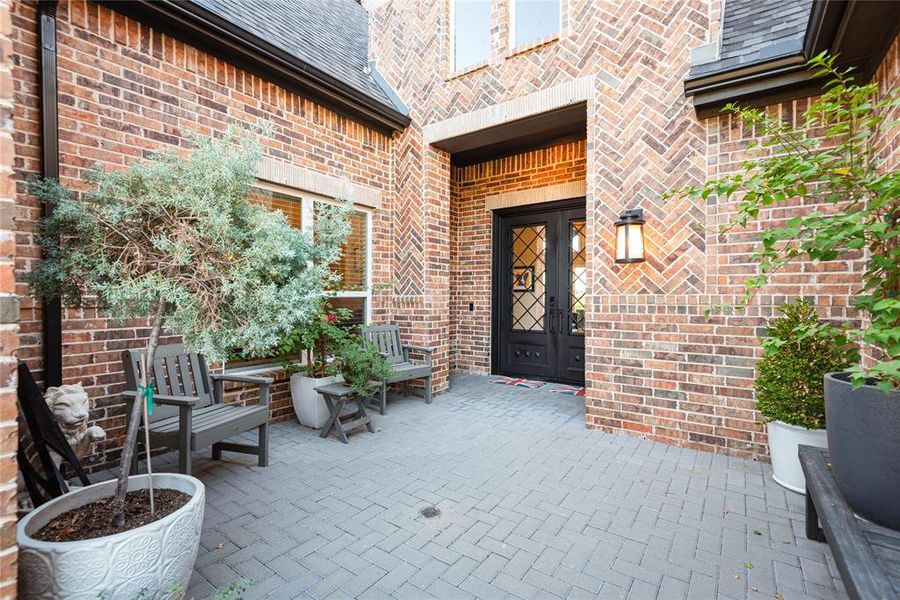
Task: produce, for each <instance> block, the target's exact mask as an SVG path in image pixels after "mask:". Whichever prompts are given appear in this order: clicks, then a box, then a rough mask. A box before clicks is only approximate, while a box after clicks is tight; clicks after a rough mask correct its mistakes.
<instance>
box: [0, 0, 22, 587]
mask: <svg viewBox="0 0 900 600" xmlns="http://www.w3.org/2000/svg"><path fill="white" fill-rule="evenodd" d="M10 5H11V2H10V0H0V598H14V597H15V596H16V473H17V470H18V469H17V466H16V442H17V436H16V371H15V369H16V359H15V357H14V356H13V352H15V351H16V349H17V347H18V345H19V327H18V320H19V311H18V298H17V297H16V282H15V281H16V280H15V274H14V270H15V259H16V243H15V232H14V231H13V228H14V226H15V225H14V223H13V215H14V214H15V182H14V181H13V177H12V166H13V158H14V152H15V150H14V147H13V131H12V130H13V127H12V120H11V117H12V101H13V93H12V90H13V75H12V64H13V54H12V53H13V47H12V42H11V41H10V34H11V33H12V21H11V19H10V10H11V8H10Z"/></svg>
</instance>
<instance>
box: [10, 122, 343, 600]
mask: <svg viewBox="0 0 900 600" xmlns="http://www.w3.org/2000/svg"><path fill="white" fill-rule="evenodd" d="M256 138H257V136H256V135H255V134H254V133H253V132H250V131H247V130H242V129H229V130H228V132H227V133H226V134H225V135H224V136H223V137H221V138H219V139H209V138H203V137H200V136H193V137H192V141H193V144H194V145H193V148H192V149H190V150H189V151H188V152H187V153H177V152H174V151H170V152H163V153H160V154H157V155H155V156H154V157H153V158H151V159H150V160H147V161H144V162H139V163H136V164H133V165H131V166H130V167H129V168H127V169H125V170H124V171H120V172H105V171H102V170H99V169H96V170H94V171H92V173H91V174H90V176H89V189H88V191H85V192H82V193H80V194H75V193H73V192H71V191H69V190H68V189H66V188H64V187H63V186H61V185H60V184H59V183H57V182H55V181H52V180H45V181H39V182H36V183H35V184H34V185H33V188H32V189H33V191H34V193H35V194H36V195H37V196H39V197H40V198H42V199H43V200H45V201H48V202H49V203H50V204H51V205H52V206H53V211H52V214H51V215H50V216H48V217H47V218H46V219H44V220H43V222H42V223H41V232H40V238H39V241H40V245H41V250H42V260H41V261H40V262H39V263H38V264H37V266H36V268H35V270H34V272H33V273H32V274H31V276H30V283H31V285H32V291H33V293H34V294H35V295H36V296H39V297H41V298H52V297H60V298H61V299H62V301H63V303H64V304H66V305H69V306H81V305H84V304H86V303H90V304H94V305H96V306H97V307H98V308H103V309H104V310H105V311H106V314H108V315H109V316H110V317H113V318H127V319H149V325H150V335H149V338H148V339H147V341H146V355H147V362H146V364H145V365H144V368H143V373H142V376H141V381H140V390H139V391H141V392H142V393H141V396H140V398H139V401H137V402H135V403H134V410H133V412H132V414H131V415H130V418H129V421H128V427H127V432H126V434H125V440H124V444H123V449H122V458H121V465H120V469H119V475H118V478H117V480H116V481H111V482H105V483H100V484H96V485H92V486H88V487H85V488H82V489H78V490H75V491H73V492H71V493H69V494H66V495H65V496H62V497H60V498H57V499H55V500H53V501H51V502H49V503H47V504H44V505H42V506H40V507H38V508H37V509H35V510H34V511H33V512H31V513H30V514H29V515H28V516H27V517H26V518H25V519H23V520H22V521H21V522H20V523H19V525H18V532H17V543H18V546H19V551H20V554H19V556H20V564H21V579H20V586H21V587H20V593H21V594H22V595H23V596H24V597H75V596H78V597H88V596H90V597H106V596H110V597H117V598H118V597H122V598H131V597H138V596H139V595H144V594H148V593H149V595H150V596H153V597H156V596H157V595H158V594H164V593H166V591H167V590H171V589H174V588H175V587H177V586H186V585H187V582H188V580H189V578H190V575H191V571H192V569H193V563H194V559H195V557H196V553H197V545H198V543H199V537H200V527H201V522H202V519H203V508H204V502H203V500H204V488H203V484H202V483H201V482H200V481H199V480H197V479H195V478H193V477H188V476H185V475H178V474H164V475H156V476H152V475H143V476H136V477H130V478H129V469H130V466H131V458H132V455H133V453H134V449H135V443H136V440H137V436H138V430H139V427H140V423H141V416H142V415H141V413H142V412H143V411H145V410H147V408H148V406H147V404H148V402H147V401H149V400H151V399H152V395H153V392H152V387H151V386H152V382H150V381H148V379H147V376H146V373H147V365H150V364H152V363H153V357H154V354H155V352H156V349H157V345H158V343H159V338H160V335H161V334H162V333H163V331H164V330H166V331H168V332H170V333H172V334H181V335H182V336H183V338H184V343H185V344H186V345H187V346H188V347H189V348H190V349H191V350H192V351H196V352H200V353H203V354H204V355H206V356H207V357H208V358H209V359H211V360H214V361H215V360H220V359H223V358H224V357H226V356H227V355H229V354H230V352H231V350H232V349H233V348H241V349H242V352H243V353H244V354H245V355H248V356H255V355H259V354H265V353H267V352H271V349H272V347H273V346H274V345H275V343H276V341H277V339H278V338H279V337H280V336H281V335H283V334H284V333H285V332H286V331H290V330H291V329H292V328H293V327H295V326H296V324H297V323H299V322H303V321H305V320H307V319H308V318H309V316H310V314H311V313H313V312H314V311H315V310H316V306H317V304H318V301H319V298H320V297H321V296H322V294H323V289H324V288H325V287H326V285H327V284H328V283H329V280H330V277H331V275H330V271H329V268H328V265H329V264H330V263H331V262H332V261H333V260H334V259H335V258H336V257H337V256H338V253H339V252H340V244H341V242H342V240H343V237H344V236H345V235H346V231H347V227H346V224H345V222H344V218H343V211H344V209H343V208H335V209H333V210H331V211H329V212H327V213H325V214H323V215H322V216H321V217H320V219H319V220H318V226H319V229H318V230H317V232H316V241H315V243H313V239H312V236H310V235H308V234H305V233H302V232H300V231H298V230H296V229H293V228H291V227H290V225H289V224H288V223H287V221H286V220H285V219H284V217H283V216H282V215H281V214H280V213H272V212H269V211H268V210H266V209H265V208H264V207H263V206H261V205H259V204H254V203H253V202H251V201H250V200H249V199H248V192H249V191H250V188H251V185H252V184H253V183H254V182H255V175H256V165H257V162H258V160H259V157H260V153H261V150H260V146H259V144H258V142H257V141H256ZM144 416H145V418H146V413H145V415H144ZM148 466H149V465H148ZM154 489H155V490H156V491H155V492H154ZM154 499H155V500H154ZM126 508H127V514H126Z"/></svg>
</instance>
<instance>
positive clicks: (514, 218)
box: [494, 204, 587, 385]
mask: <svg viewBox="0 0 900 600" xmlns="http://www.w3.org/2000/svg"><path fill="white" fill-rule="evenodd" d="M585 234H586V231H585V211H584V205H583V204H581V206H576V207H572V205H571V204H568V205H566V206H564V207H562V208H558V209H555V210H544V211H541V212H529V213H513V214H509V213H505V214H500V215H499V216H498V219H497V220H496V231H495V235H496V238H495V239H496V244H495V252H496V257H495V259H496V262H495V271H494V273H495V275H494V298H495V302H496V312H495V319H496V322H495V328H494V332H495V336H496V343H495V345H494V351H495V352H496V353H497V359H496V360H495V369H496V370H497V371H498V372H499V373H501V374H504V375H513V376H520V377H534V378H539V379H548V380H553V381H564V382H568V383H575V384H582V385H583V383H584V312H585V305H584V303H585V301H586V299H587V290H586V287H585V286H586V283H587V279H586V277H587V273H586V267H587V264H586V256H587V250H586V248H585V242H586V235H585Z"/></svg>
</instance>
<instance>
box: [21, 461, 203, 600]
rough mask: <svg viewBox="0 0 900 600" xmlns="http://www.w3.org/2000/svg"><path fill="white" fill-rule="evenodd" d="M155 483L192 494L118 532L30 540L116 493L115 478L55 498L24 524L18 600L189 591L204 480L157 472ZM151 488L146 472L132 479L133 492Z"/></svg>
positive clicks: (157, 598)
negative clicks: (56, 521) (167, 511)
mask: <svg viewBox="0 0 900 600" xmlns="http://www.w3.org/2000/svg"><path fill="white" fill-rule="evenodd" d="M153 484H154V486H155V487H156V488H170V489H175V490H178V491H181V492H184V493H186V494H188V495H189V496H191V499H190V500H189V501H188V503H187V504H185V505H184V506H182V507H181V508H179V509H178V510H176V511H175V512H174V513H172V514H170V515H168V516H167V517H165V518H163V519H160V520H158V521H155V522H153V523H150V524H148V525H144V526H143V527H138V528H137V529H131V530H129V531H124V532H122V533H117V534H115V535H108V536H105V537H100V538H95V539H92V540H83V541H79V542H41V541H38V540H35V539H34V538H32V537H31V535H32V534H34V533H36V532H37V531H39V530H40V529H41V527H43V526H44V525H46V524H47V523H49V522H50V521H51V520H52V519H53V518H54V517H57V516H59V515H60V514H62V513H64V512H66V511H68V510H72V509H73V508H77V507H79V506H83V505H84V504H87V503H89V502H93V501H95V500H100V499H102V498H108V497H110V496H112V495H113V493H114V492H115V487H116V482H115V480H113V481H104V482H103V483H97V484H95V485H91V486H88V487H85V488H80V489H76V490H73V491H71V492H69V493H68V494H66V495H64V496H60V497H59V498H56V499H55V500H51V501H50V502H48V503H47V504H44V505H42V506H39V507H38V508H36V509H35V510H33V511H32V512H31V513H29V514H28V516H27V517H25V518H24V519H22V520H21V521H19V524H18V527H17V532H16V543H17V544H18V546H19V598H41V599H44V598H46V599H48V600H49V599H55V598H85V599H87V598H92V599H96V598H107V599H108V600H119V599H120V598H121V599H123V600H131V599H133V598H138V597H140V598H143V599H146V600H151V599H152V600H162V599H164V598H170V597H171V595H172V591H173V589H175V588H176V587H178V586H180V588H181V589H182V590H184V591H186V590H187V586H188V582H189V581H190V578H191V573H192V571H193V569H194V561H195V560H196V559H197V546H198V545H199V543H200V529H201V526H202V525H203V507H204V500H205V496H206V492H205V491H204V488H203V484H202V483H201V482H200V480H199V479H195V478H193V477H190V476H188V475H178V474H174V473H160V474H157V475H154V476H153ZM146 487H147V476H146V475H138V476H135V477H132V478H131V479H130V480H129V486H128V489H129V490H137V489H143V488H146ZM141 594H143V595H141Z"/></svg>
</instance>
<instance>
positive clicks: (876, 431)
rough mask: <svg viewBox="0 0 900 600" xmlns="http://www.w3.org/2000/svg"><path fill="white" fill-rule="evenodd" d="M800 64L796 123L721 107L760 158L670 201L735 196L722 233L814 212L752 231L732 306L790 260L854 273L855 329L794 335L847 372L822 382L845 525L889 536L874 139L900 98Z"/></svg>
mask: <svg viewBox="0 0 900 600" xmlns="http://www.w3.org/2000/svg"><path fill="white" fill-rule="evenodd" d="M809 64H810V68H811V69H812V71H813V74H814V75H815V76H818V77H824V78H825V85H824V89H823V91H822V94H821V95H820V96H819V97H818V98H816V99H815V100H814V101H812V102H811V103H810V105H809V107H808V108H807V110H806V111H805V113H804V119H803V121H802V122H801V123H798V124H797V125H791V124H789V123H786V122H784V121H782V120H781V119H779V118H777V116H776V115H773V114H769V113H766V112H765V111H762V110H757V109H750V108H740V107H737V106H734V105H728V106H726V107H725V110H727V111H731V112H732V113H733V114H734V115H735V116H736V117H737V118H738V119H740V120H741V121H742V122H743V124H744V126H745V127H752V128H755V131H757V132H759V133H760V134H761V135H763V136H764V137H763V141H762V142H761V145H762V151H761V152H756V153H755V155H754V157H753V158H751V159H749V160H747V161H745V162H744V163H743V164H742V169H741V171H740V172H738V173H736V174H733V175H729V176H726V177H722V178H719V179H714V180H711V181H707V182H706V183H705V184H704V185H702V186H699V187H687V188H683V189H681V190H677V191H675V192H673V194H675V195H682V196H684V195H689V196H694V197H698V198H703V199H706V198H708V197H709V196H711V195H718V196H720V197H724V198H728V197H731V196H732V195H734V194H736V193H740V194H741V197H740V199H739V200H738V205H737V213H736V216H735V217H734V219H733V220H732V221H731V222H730V223H729V224H728V225H726V226H725V231H727V230H729V229H731V228H733V227H743V226H746V225H747V224H748V223H750V222H752V221H755V220H757V219H758V218H759V215H760V213H761V211H763V210H765V209H766V208H768V207H772V206H777V205H780V204H783V203H785V202H788V201H791V200H792V199H796V198H798V197H799V198H804V199H807V200H810V201H816V202H819V203H822V204H824V205H825V207H823V208H822V209H819V210H810V211H808V212H806V213H805V214H802V215H800V216H796V217H794V218H792V219H790V220H789V221H788V222H787V223H786V224H785V225H783V226H775V227H769V228H763V229H762V231H761V233H760V234H759V241H760V245H759V247H758V250H757V251H756V252H755V254H754V257H755V259H756V261H757V262H758V270H757V274H756V276H755V277H752V278H750V279H748V280H747V281H746V294H745V296H744V300H743V302H742V303H741V305H744V304H746V303H747V302H749V301H750V299H751V298H752V297H753V295H754V293H755V291H756V290H758V289H759V288H761V287H762V286H764V285H766V283H767V282H768V281H769V280H770V278H771V276H772V275H773V274H774V273H776V272H777V271H779V270H780V269H781V268H782V267H783V266H784V265H786V264H788V263H789V262H791V261H792V260H793V259H796V258H805V259H807V260H811V261H818V262H827V261H836V260H837V261H848V260H851V261H858V262H859V263H860V264H861V265H862V266H863V271H862V276H861V286H860V289H859V293H857V294H855V295H854V297H853V306H854V307H855V308H856V309H857V310H858V311H859V313H860V319H859V320H858V321H857V322H855V323H848V324H846V325H845V326H842V327H835V326H833V325H830V324H827V323H816V324H809V325H805V326H801V327H800V328H799V329H798V333H800V334H802V335H810V336H811V335H820V336H832V337H833V338H834V339H835V341H836V343H838V344H839V345H841V346H842V347H846V349H847V354H848V358H849V359H850V362H852V363H853V364H854V366H853V367H851V368H850V369H848V370H846V371H843V372H840V373H832V374H829V375H827V376H826V377H825V414H826V418H827V422H828V449H829V455H830V461H831V467H832V472H833V474H834V477H835V480H836V481H837V484H838V487H839V488H840V490H841V493H842V494H843V495H844V497H845V498H846V499H847V501H848V502H849V504H850V505H851V507H852V508H853V509H854V510H855V511H856V512H857V514H859V515H860V516H862V517H865V518H867V519H869V520H871V521H874V522H876V523H879V524H881V525H885V526H887V527H891V528H894V529H900V502H897V501H896V499H897V498H900V477H898V476H896V474H897V473H900V389H898V388H900V267H898V263H900V227H898V225H900V173H898V171H897V170H896V169H888V168H886V167H885V163H884V160H883V159H884V157H885V156H886V155H888V153H889V147H886V146H885V139H888V138H887V136H886V134H887V133H888V132H890V131H892V130H893V129H892V128H894V127H896V121H895V120H893V119H895V118H896V116H895V115H896V111H897V110H898V107H900V88H893V89H888V90H883V91H879V89H878V85H877V84H876V83H869V84H865V85H861V84H858V83H856V82H855V81H854V80H853V77H852V76H851V74H850V73H849V71H847V70H841V69H838V68H837V67H836V66H835V65H836V63H835V59H834V58H833V57H829V56H827V55H825V54H821V55H819V56H816V57H815V58H813V59H811V60H810V61H809ZM720 201H722V200H721V199H720ZM856 347H859V348H860V349H861V350H862V352H858V351H857V350H856V349H855V348H856ZM861 355H862V357H863V358H864V360H862V361H860V358H861Z"/></svg>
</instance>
